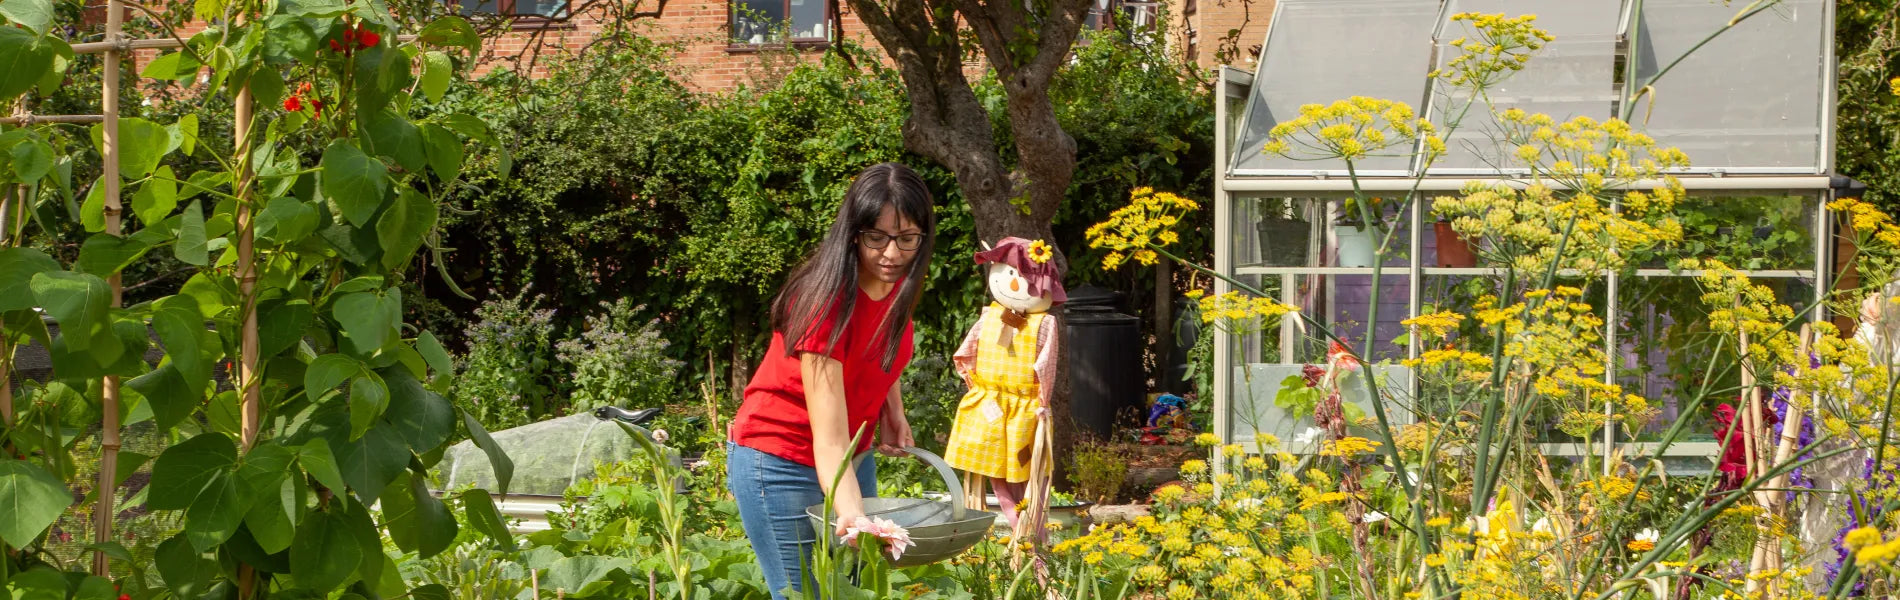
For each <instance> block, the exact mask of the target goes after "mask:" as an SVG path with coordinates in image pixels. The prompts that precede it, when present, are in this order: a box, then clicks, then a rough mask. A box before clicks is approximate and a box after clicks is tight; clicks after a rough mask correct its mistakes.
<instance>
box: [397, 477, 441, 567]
mask: <svg viewBox="0 0 1900 600" xmlns="http://www.w3.org/2000/svg"><path fill="white" fill-rule="evenodd" d="M382 501H383V504H382V506H383V522H384V523H385V524H386V525H388V526H389V538H390V540H391V541H394V542H396V547H397V548H401V549H402V550H403V551H404V552H415V553H416V554H417V556H418V557H419V558H429V557H431V556H435V555H436V554H439V553H441V552H442V551H443V550H446V549H448V547H449V544H450V543H451V542H454V541H455V533H456V530H457V527H456V524H455V516H454V515H451V514H449V508H448V507H447V506H445V505H443V504H442V501H441V500H438V499H436V497H435V496H434V495H433V494H430V493H429V488H428V486H427V485H425V484H424V482H423V478H422V477H420V476H413V475H404V476H400V477H397V478H396V480H395V481H393V482H390V484H389V487H388V488H386V489H384V490H383V495H382Z"/></svg>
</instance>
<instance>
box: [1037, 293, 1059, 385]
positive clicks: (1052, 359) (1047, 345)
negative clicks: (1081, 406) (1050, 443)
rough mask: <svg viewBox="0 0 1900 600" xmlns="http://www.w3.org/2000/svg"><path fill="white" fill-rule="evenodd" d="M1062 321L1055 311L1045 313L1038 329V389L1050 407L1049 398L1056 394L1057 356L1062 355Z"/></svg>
mask: <svg viewBox="0 0 1900 600" xmlns="http://www.w3.org/2000/svg"><path fill="white" fill-rule="evenodd" d="M1061 326H1062V325H1061V323H1058V322H1057V321H1056V315H1055V313H1049V314H1046V315H1043V317H1042V326H1041V327H1039V328H1037V329H1036V347H1037V348H1039V350H1037V353H1036V383H1037V384H1039V385H1037V386H1036V391H1037V392H1038V394H1037V396H1039V399H1040V400H1042V406H1043V407H1044V408H1048V406H1049V398H1050V397H1051V396H1054V395H1055V392H1056V386H1055V384H1054V383H1051V382H1053V381H1055V380H1056V357H1059V356H1062V329H1060V327H1061Z"/></svg>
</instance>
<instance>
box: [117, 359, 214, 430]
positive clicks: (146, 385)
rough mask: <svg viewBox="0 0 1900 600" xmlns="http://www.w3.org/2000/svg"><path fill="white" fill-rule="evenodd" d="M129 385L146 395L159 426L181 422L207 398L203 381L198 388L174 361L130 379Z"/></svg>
mask: <svg viewBox="0 0 1900 600" xmlns="http://www.w3.org/2000/svg"><path fill="white" fill-rule="evenodd" d="M125 385H126V386H127V387H130V388H132V391H134V392H137V393H138V394H139V395H140V396H142V397H144V398H145V402H146V404H147V405H148V406H149V407H150V408H151V411H152V420H153V421H154V422H155V423H156V424H157V425H158V427H159V429H170V428H171V427H172V426H175V425H177V424H178V423H179V422H180V421H183V420H185V417H188V416H191V412H192V411H193V410H195V409H197V408H198V405H199V404H201V403H203V402H204V391H203V384H199V386H198V388H196V389H197V391H195V392H194V388H193V387H192V386H191V385H190V384H188V383H187V382H186V381H185V376H184V375H182V374H180V373H179V372H178V366H177V365H176V364H174V363H165V364H163V365H159V367H158V368H156V369H152V370H151V372H148V373H145V374H144V375H140V376H138V377H134V378H132V379H131V380H129V381H126V382H125Z"/></svg>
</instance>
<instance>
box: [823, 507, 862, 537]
mask: <svg viewBox="0 0 1900 600" xmlns="http://www.w3.org/2000/svg"><path fill="white" fill-rule="evenodd" d="M839 500H842V498H840V499H834V500H832V505H831V511H832V512H833V513H836V515H835V516H836V518H835V519H834V520H833V521H832V523H835V524H836V525H837V529H836V530H835V531H832V532H831V535H834V536H837V537H840V538H842V537H844V534H845V530H846V529H849V528H850V527H851V524H853V523H856V522H858V519H862V518H864V503H863V502H862V501H859V502H850V503H847V502H840V501H839ZM847 504H849V506H847ZM854 541H855V540H854Z"/></svg>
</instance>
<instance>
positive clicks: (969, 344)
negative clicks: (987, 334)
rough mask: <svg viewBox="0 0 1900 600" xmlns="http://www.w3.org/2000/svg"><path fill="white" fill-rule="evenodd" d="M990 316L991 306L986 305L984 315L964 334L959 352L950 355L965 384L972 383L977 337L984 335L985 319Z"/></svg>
mask: <svg viewBox="0 0 1900 600" xmlns="http://www.w3.org/2000/svg"><path fill="white" fill-rule="evenodd" d="M989 316H990V307H985V308H984V309H983V316H981V317H977V319H976V322H975V323H972V324H970V333H968V334H966V335H964V336H963V344H962V345H960V346H957V353H956V354H953V355H951V356H950V362H951V363H952V364H953V366H955V367H956V369H957V377H961V378H963V385H969V384H970V370H971V369H975V368H976V346H977V341H978V340H977V338H978V337H980V336H982V335H983V319H986V318H989Z"/></svg>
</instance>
